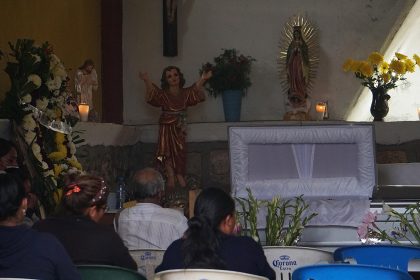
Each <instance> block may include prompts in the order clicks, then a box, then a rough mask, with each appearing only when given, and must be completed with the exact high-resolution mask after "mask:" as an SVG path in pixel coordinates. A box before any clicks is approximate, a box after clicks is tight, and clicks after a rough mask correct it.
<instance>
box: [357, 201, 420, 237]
mask: <svg viewBox="0 0 420 280" xmlns="http://www.w3.org/2000/svg"><path fill="white" fill-rule="evenodd" d="M382 212H383V214H385V215H387V216H388V217H387V219H386V222H387V223H392V227H391V229H382V228H380V227H379V226H378V225H377V223H376V222H377V214H378V213H377V212H374V213H372V212H368V213H367V214H366V215H365V217H364V218H363V223H362V224H361V225H360V226H359V227H358V229H357V233H358V235H359V238H360V240H361V241H362V242H364V243H368V244H372V243H373V244H374V243H378V242H381V241H389V242H390V243H393V244H401V242H402V241H408V242H410V243H411V244H412V245H419V244H420V203H419V202H417V203H416V204H412V205H408V206H407V207H406V208H405V211H404V212H402V213H400V212H398V211H397V210H395V209H394V208H392V207H390V206H389V205H387V204H384V206H383V208H382Z"/></svg>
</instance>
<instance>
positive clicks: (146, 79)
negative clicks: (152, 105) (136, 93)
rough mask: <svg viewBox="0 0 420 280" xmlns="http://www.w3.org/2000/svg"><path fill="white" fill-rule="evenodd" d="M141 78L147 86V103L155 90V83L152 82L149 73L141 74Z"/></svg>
mask: <svg viewBox="0 0 420 280" xmlns="http://www.w3.org/2000/svg"><path fill="white" fill-rule="evenodd" d="M139 78H140V79H141V80H143V82H144V85H145V86H146V101H147V100H150V97H151V96H150V95H151V93H152V89H153V83H152V81H151V80H150V77H149V74H148V73H147V72H139Z"/></svg>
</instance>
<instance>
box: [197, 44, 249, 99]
mask: <svg viewBox="0 0 420 280" xmlns="http://www.w3.org/2000/svg"><path fill="white" fill-rule="evenodd" d="M222 50H223V53H222V54H220V55H219V56H217V57H215V58H214V62H213V63H209V62H207V63H205V64H203V65H202V67H201V69H200V75H201V74H202V73H203V71H205V70H208V69H211V70H212V71H213V76H212V77H211V78H210V80H209V81H208V82H207V83H206V85H205V88H206V89H207V90H208V92H209V94H210V95H211V96H214V97H217V96H218V95H220V94H221V93H222V92H223V91H225V90H242V91H243V92H244V94H245V93H246V91H247V89H248V88H249V87H250V86H251V85H252V83H251V79H250V77H249V75H250V73H251V65H252V62H253V61H255V59H254V58H252V57H251V56H244V55H242V54H239V52H238V51H237V50H236V49H222Z"/></svg>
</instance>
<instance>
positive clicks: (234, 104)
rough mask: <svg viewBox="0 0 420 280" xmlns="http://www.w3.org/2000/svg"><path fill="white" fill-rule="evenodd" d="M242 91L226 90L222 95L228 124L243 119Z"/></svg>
mask: <svg viewBox="0 0 420 280" xmlns="http://www.w3.org/2000/svg"><path fill="white" fill-rule="evenodd" d="M242 95H243V91H242V90H225V91H223V93H222V99H223V112H224V113H225V121H226V122H239V121H240V119H241V105H242Z"/></svg>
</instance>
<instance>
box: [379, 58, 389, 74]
mask: <svg viewBox="0 0 420 280" xmlns="http://www.w3.org/2000/svg"><path fill="white" fill-rule="evenodd" d="M378 71H379V73H381V74H384V73H387V72H388V71H389V63H388V62H386V61H382V62H381V63H380V64H379V65H378Z"/></svg>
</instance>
